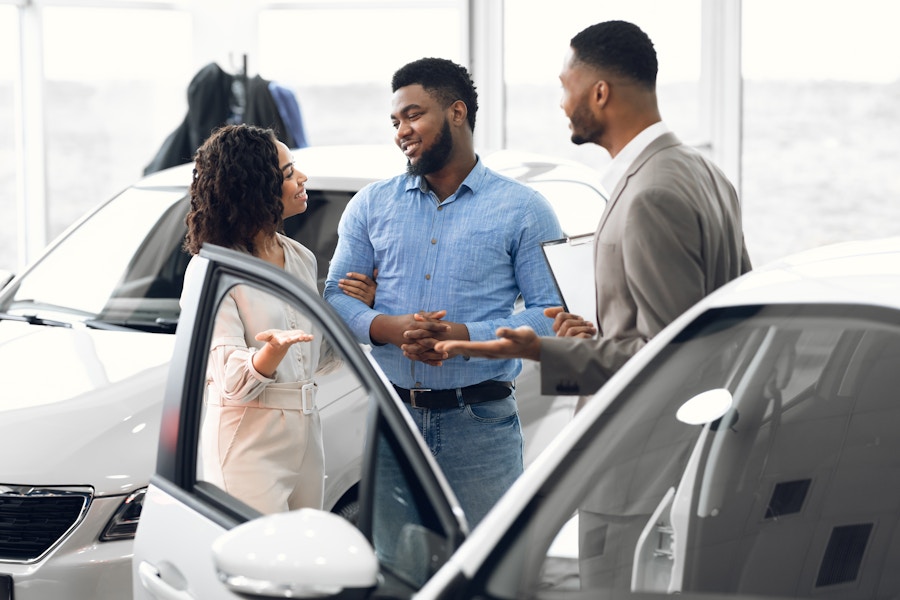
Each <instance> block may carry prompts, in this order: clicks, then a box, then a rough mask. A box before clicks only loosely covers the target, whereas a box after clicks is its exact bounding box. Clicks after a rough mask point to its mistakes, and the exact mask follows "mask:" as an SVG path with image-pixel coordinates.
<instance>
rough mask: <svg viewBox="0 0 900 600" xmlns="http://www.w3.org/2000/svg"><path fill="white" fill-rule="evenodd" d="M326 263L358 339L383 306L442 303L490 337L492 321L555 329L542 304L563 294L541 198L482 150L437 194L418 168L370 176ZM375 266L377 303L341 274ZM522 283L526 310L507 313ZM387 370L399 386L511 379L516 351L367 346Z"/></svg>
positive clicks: (330, 285) (365, 337)
mask: <svg viewBox="0 0 900 600" xmlns="http://www.w3.org/2000/svg"><path fill="white" fill-rule="evenodd" d="M338 234H339V239H338V244H337V248H336V249H335V253H334V257H333V258H332V261H331V265H330V268H329V271H328V279H327V281H326V284H325V299H326V300H327V301H328V302H329V303H331V305H332V306H334V308H335V309H337V311H338V313H340V315H341V316H342V317H343V318H344V320H345V321H346V322H347V324H348V325H349V326H350V328H351V329H352V330H353V332H354V333H355V334H356V337H357V338H358V339H359V341H360V342H362V343H366V344H371V343H372V342H371V340H370V338H369V325H370V324H371V323H372V320H373V319H374V318H375V317H376V316H377V315H379V314H388V315H399V314H408V313H414V312H417V311H420V310H425V311H434V310H446V311H447V316H446V317H445V320H447V321H451V322H456V323H464V324H465V325H466V327H467V328H468V330H469V338H470V339H472V340H492V339H495V337H496V336H495V331H496V330H497V328H498V327H501V326H506V327H519V326H521V325H528V326H530V327H531V328H533V329H534V330H535V331H536V332H537V333H538V334H539V335H553V330H552V328H551V325H552V320H551V319H549V318H547V317H545V316H544V315H543V309H544V308H545V307H548V306H559V305H560V304H561V302H560V299H559V295H558V294H557V292H556V287H555V285H554V283H553V278H552V275H551V273H550V270H549V268H548V266H547V263H546V260H545V259H544V256H543V251H542V250H541V246H540V243H541V242H542V241H546V240H553V239H559V238H561V237H563V233H562V230H561V228H560V225H559V221H558V220H557V218H556V214H555V213H554V212H553V209H552V208H551V206H550V204H549V203H548V202H547V200H546V199H545V198H544V197H543V196H541V195H540V194H539V193H538V192H537V191H535V190H533V189H532V188H530V187H528V186H526V185H524V184H522V183H519V182H517V181H515V180H513V179H510V178H508V177H504V176H502V175H500V174H498V173H496V172H494V171H491V170H490V169H488V168H487V167H485V166H484V164H483V163H482V161H481V159H478V161H477V164H476V165H475V168H474V169H472V171H471V172H470V173H469V175H468V176H467V177H466V179H465V180H464V181H463V183H462V184H461V185H460V187H459V189H457V190H456V193H454V194H453V195H452V196H450V197H448V198H447V199H445V200H444V201H443V202H442V203H438V199H437V196H436V195H435V194H434V193H433V192H431V191H430V190H429V188H428V185H427V183H426V181H425V179H424V177H412V176H410V175H406V174H404V175H399V176H397V177H394V178H392V179H388V180H386V181H380V182H376V183H373V184H370V185H368V186H366V187H365V188H363V189H362V190H360V191H359V192H358V193H357V194H356V195H355V196H354V197H353V199H352V200H351V201H350V203H349V204H348V205H347V209H346V210H345V211H344V214H343V216H342V217H341V222H340V225H339V226H338ZM375 268H377V269H378V290H377V293H376V294H375V305H374V307H373V308H371V309H370V308H369V307H368V306H366V305H365V304H364V303H363V302H361V301H359V300H356V299H354V298H351V297H349V296H347V295H345V294H344V293H343V292H342V291H341V290H340V288H339V287H338V283H337V282H338V279H341V278H344V277H346V275H347V273H349V272H357V273H365V274H367V275H371V274H372V272H373V269H375ZM520 293H521V295H522V298H523V299H524V303H525V310H524V311H522V312H519V313H516V314H513V310H514V307H515V303H516V299H517V298H518V296H519V294H520ZM372 355H373V356H374V357H375V359H376V360H377V361H378V364H379V365H380V366H381V368H382V369H383V370H384V372H385V374H386V375H387V376H388V378H389V379H390V380H391V381H392V382H393V383H395V384H396V385H399V386H401V387H404V388H412V387H415V386H416V384H417V383H418V384H421V385H422V386H423V387H427V388H432V389H449V388H456V387H464V386H467V385H472V384H474V383H478V382H481V381H485V380H488V379H497V380H501V381H512V380H513V379H514V378H515V377H516V375H518V374H519V372H520V371H521V368H522V365H521V361H519V360H493V359H479V358H471V359H468V358H464V357H462V356H456V357H454V358H452V359H450V360H446V361H444V364H443V366H440V367H432V366H428V365H425V364H424V363H421V362H418V361H411V360H409V359H408V358H406V357H404V356H403V352H402V351H401V350H400V349H399V348H398V347H396V346H394V345H392V344H386V345H382V346H373V348H372Z"/></svg>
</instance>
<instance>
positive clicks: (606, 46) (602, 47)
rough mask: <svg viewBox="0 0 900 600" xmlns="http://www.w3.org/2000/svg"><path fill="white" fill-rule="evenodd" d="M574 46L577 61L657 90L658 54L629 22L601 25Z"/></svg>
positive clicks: (577, 39) (586, 31)
mask: <svg viewBox="0 0 900 600" xmlns="http://www.w3.org/2000/svg"><path fill="white" fill-rule="evenodd" d="M570 44H571V46H572V50H574V51H575V60H576V61H580V62H583V63H585V64H587V65H590V66H592V67H594V68H597V69H600V70H604V71H609V72H611V73H613V74H615V75H619V76H621V77H625V78H627V79H630V80H631V81H633V82H635V83H639V84H641V85H643V86H644V87H646V88H647V89H649V90H655V89H656V73H657V70H658V68H659V65H658V64H657V61H656V50H655V49H654V48H653V42H652V41H651V40H650V38H649V37H648V36H647V34H646V33H644V32H643V31H642V30H641V28H640V27H638V26H637V25H635V24H633V23H628V22H626V21H605V22H603V23H597V24H596V25H591V26H590V27H588V28H586V29H584V30H582V31H581V32H580V33H578V34H577V35H576V36H575V37H573V38H572V41H571V42H570Z"/></svg>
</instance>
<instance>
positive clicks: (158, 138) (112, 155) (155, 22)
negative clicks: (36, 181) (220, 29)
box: [42, 6, 192, 239]
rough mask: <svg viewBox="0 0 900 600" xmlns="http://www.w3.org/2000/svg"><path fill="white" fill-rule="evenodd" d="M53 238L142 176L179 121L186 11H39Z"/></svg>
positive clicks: (187, 40)
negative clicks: (42, 50) (42, 27)
mask: <svg viewBox="0 0 900 600" xmlns="http://www.w3.org/2000/svg"><path fill="white" fill-rule="evenodd" d="M42 13H43V25H44V62H45V72H44V75H45V79H46V86H45V95H44V101H45V109H46V135H47V186H48V189H47V215H48V220H49V238H50V239H52V238H53V237H55V236H56V235H57V234H59V233H60V232H61V231H62V230H63V229H65V228H66V227H67V226H69V225H70V224H71V223H73V222H74V221H75V220H76V219H77V218H78V217H80V216H81V215H83V214H84V213H85V212H86V211H87V210H89V209H90V208H92V207H94V206H95V205H97V204H98V203H99V202H100V201H102V200H105V199H107V198H110V197H111V196H113V195H114V194H116V193H117V192H119V191H120V190H122V189H124V188H125V187H126V186H128V185H130V184H131V183H133V182H134V181H136V180H137V179H139V178H140V177H141V175H142V174H143V169H144V167H145V166H146V164H147V163H149V162H150V160H151V159H152V158H153V156H154V154H155V153H156V151H157V148H158V147H159V146H160V145H161V144H162V142H163V140H164V139H165V137H166V136H167V135H168V133H169V132H170V131H171V130H172V129H173V128H174V127H175V126H176V125H177V124H178V123H179V122H181V120H182V119H183V118H184V113H185V110H186V95H185V82H187V81H189V80H190V78H191V75H192V74H191V72H190V70H191V65H190V61H189V60H185V57H189V56H191V53H192V47H191V43H192V42H191V20H190V14H189V13H187V12H182V11H170V10H152V9H128V8H124V9H110V8H84V7H81V8H68V7H56V6H48V7H45V8H43V9H42Z"/></svg>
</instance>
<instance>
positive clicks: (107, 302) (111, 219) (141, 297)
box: [2, 188, 187, 332]
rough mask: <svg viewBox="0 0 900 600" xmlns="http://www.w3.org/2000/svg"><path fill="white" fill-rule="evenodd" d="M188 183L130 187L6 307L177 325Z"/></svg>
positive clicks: (65, 317) (69, 317) (41, 266)
mask: <svg viewBox="0 0 900 600" xmlns="http://www.w3.org/2000/svg"><path fill="white" fill-rule="evenodd" d="M186 211H187V203H186V201H184V189H183V188H176V189H168V188H167V189H161V190H160V189H155V190H147V189H139V188H132V189H129V190H127V191H125V192H123V193H122V194H120V195H119V196H117V197H116V198H114V199H113V200H111V201H110V202H109V203H107V204H106V205H104V206H102V207H101V208H100V209H99V210H97V211H96V212H95V213H93V214H91V215H89V216H88V217H87V218H86V219H85V220H84V221H83V222H82V223H81V224H80V225H79V226H78V227H77V228H74V229H73V230H72V231H71V232H70V234H69V235H67V236H66V237H64V238H63V239H61V241H60V242H59V244H58V245H57V246H55V247H54V248H53V249H52V250H51V251H50V252H49V253H48V254H47V255H46V256H45V257H44V258H43V259H42V260H41V261H40V262H39V263H37V264H36V265H35V266H34V268H33V269H32V270H30V271H29V272H27V273H25V274H24V275H23V277H22V279H20V280H19V282H18V283H17V284H16V288H15V291H14V293H12V294H9V295H8V296H7V297H6V300H5V302H4V306H3V307H2V310H3V311H4V312H9V313H13V314H22V315H35V316H38V317H42V318H53V319H59V320H61V321H66V322H72V321H85V320H93V321H96V320H103V321H108V322H112V323H115V324H122V325H127V326H133V327H140V328H147V329H150V330H152V331H159V330H160V326H162V330H163V331H169V332H171V331H173V328H172V327H169V324H171V323H174V322H175V321H176V320H177V318H178V314H179V307H178V295H179V294H180V292H181V278H182V277H183V275H184V266H185V265H186V263H187V261H186V257H184V256H182V255H181V252H180V244H181V242H182V241H183V240H184V233H185V231H186V230H185V225H184V216H185V214H186Z"/></svg>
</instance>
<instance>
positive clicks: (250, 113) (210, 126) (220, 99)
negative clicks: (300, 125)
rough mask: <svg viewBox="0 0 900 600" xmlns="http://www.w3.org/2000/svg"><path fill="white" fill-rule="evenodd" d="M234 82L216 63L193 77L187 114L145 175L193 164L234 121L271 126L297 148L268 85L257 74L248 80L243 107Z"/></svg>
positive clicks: (188, 92)
mask: <svg viewBox="0 0 900 600" xmlns="http://www.w3.org/2000/svg"><path fill="white" fill-rule="evenodd" d="M235 80H236V76H235V75H232V74H230V73H227V72H225V71H223V70H222V68H221V67H219V65H217V64H216V63H210V64H208V65H206V66H205V67H203V68H202V69H200V70H199V71H198V72H197V74H196V75H194V77H193V79H191V82H190V84H189V85H188V90H187V100H188V110H187V114H186V115H185V117H184V120H183V121H182V122H181V125H179V126H178V128H176V129H175V131H173V132H172V133H170V134H169V136H168V137H167V138H166V139H165V141H164V142H163V144H162V146H161V147H160V149H159V151H158V152H157V153H156V156H155V157H154V158H153V160H152V161H150V164H148V165H147V166H146V167H145V168H144V175H148V174H150V173H154V172H156V171H160V170H162V169H166V168H168V167H174V166H176V165H182V164H185V163H189V162H191V161H193V160H194V153H195V152H196V151H197V148H199V147H200V145H201V144H203V142H204V141H206V138H207V137H209V134H211V133H212V132H213V130H214V129H216V128H217V127H220V126H222V125H225V124H226V123H228V122H234V119H235V118H236V119H237V120H238V122H244V123H248V124H251V125H259V126H261V127H271V128H272V129H274V130H275V134H276V136H277V137H278V139H280V140H281V141H282V142H284V143H285V144H286V145H287V146H288V147H290V148H293V147H294V140H293V138H292V137H291V136H289V135H288V134H287V133H286V132H287V129H286V127H285V126H284V122H283V121H282V120H281V116H280V115H279V113H278V108H277V106H276V105H275V101H274V100H273V99H272V96H271V94H270V93H269V90H268V84H269V82H268V81H266V80H264V79H263V78H261V77H259V76H258V75H257V76H256V77H253V78H252V79H249V80H248V81H247V88H248V89H247V90H246V95H245V100H244V103H243V104H244V105H243V106H240V104H241V99H240V98H239V96H237V95H235V94H233V87H232V86H233V84H234V83H235ZM235 107H237V108H239V109H242V110H243V114H242V115H241V114H240V112H237V113H236V111H235V110H234V108H235Z"/></svg>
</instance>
